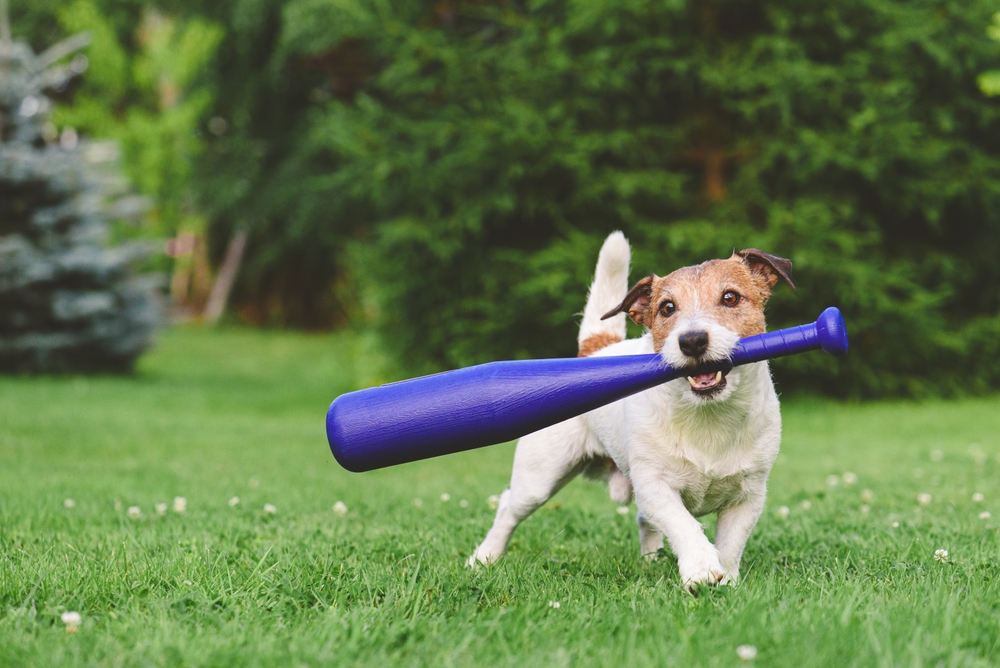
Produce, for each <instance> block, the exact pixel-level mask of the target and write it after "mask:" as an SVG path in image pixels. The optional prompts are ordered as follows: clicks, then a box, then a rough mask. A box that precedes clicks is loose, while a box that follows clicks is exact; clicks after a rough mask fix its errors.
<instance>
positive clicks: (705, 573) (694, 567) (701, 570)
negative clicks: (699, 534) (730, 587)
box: [677, 553, 726, 592]
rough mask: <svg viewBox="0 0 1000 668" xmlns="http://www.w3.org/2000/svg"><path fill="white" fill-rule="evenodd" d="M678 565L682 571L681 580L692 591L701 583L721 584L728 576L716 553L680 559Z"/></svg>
mask: <svg viewBox="0 0 1000 668" xmlns="http://www.w3.org/2000/svg"><path fill="white" fill-rule="evenodd" d="M677 566H678V567H679V569H680V572H681V582H683V583H684V587H685V588H686V589H687V590H688V591H691V592H693V591H694V590H695V589H696V588H697V587H698V586H699V585H709V586H714V585H717V584H720V583H721V582H722V581H723V579H724V578H725V577H726V571H725V569H724V568H722V564H721V563H719V557H718V555H716V554H714V553H712V554H706V555H701V556H700V558H698V557H696V558H693V559H685V560H684V561H682V562H681V561H679V562H678V564H677Z"/></svg>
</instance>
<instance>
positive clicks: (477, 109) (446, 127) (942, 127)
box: [279, 0, 1000, 395]
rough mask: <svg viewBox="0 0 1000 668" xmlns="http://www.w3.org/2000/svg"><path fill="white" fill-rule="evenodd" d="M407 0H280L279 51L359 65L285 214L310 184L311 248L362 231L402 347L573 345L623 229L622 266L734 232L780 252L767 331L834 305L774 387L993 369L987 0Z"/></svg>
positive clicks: (712, 250) (877, 383)
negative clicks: (594, 280) (434, 0)
mask: <svg viewBox="0 0 1000 668" xmlns="http://www.w3.org/2000/svg"><path fill="white" fill-rule="evenodd" d="M406 7H407V11H408V12H409V13H408V14H407V13H403V12H401V11H400V10H398V9H393V8H392V7H390V6H389V5H387V4H382V3H378V2H353V3H329V2H319V1H317V0H299V1H297V2H292V3H290V4H289V5H288V6H287V7H286V8H285V12H284V19H285V22H284V28H283V33H282V45H281V46H280V47H279V49H281V50H282V54H283V56H282V57H283V58H285V59H287V60H288V62H294V61H295V59H296V58H298V59H299V60H304V59H306V58H313V59H321V58H322V57H323V55H324V54H327V55H329V54H334V55H336V54H341V56H343V54H344V53H345V49H347V48H348V47H349V48H350V49H353V50H355V51H357V54H356V55H355V58H354V61H355V62H359V63H362V64H363V68H362V69H363V72H362V74H363V76H360V77H359V78H358V80H359V83H357V84H356V86H355V88H353V89H351V90H349V91H348V92H347V94H340V95H339V96H336V95H334V96H331V97H330V99H329V100H328V101H327V102H325V103H324V104H322V105H317V108H315V109H314V110H313V112H312V115H311V117H310V119H309V121H308V126H309V132H308V135H306V136H305V138H304V141H303V142H302V144H301V146H300V148H299V151H298V153H297V155H298V156H299V160H300V162H299V163H298V164H299V165H300V167H302V166H306V167H304V168H303V173H300V174H298V175H297V176H298V178H302V177H303V174H304V176H305V178H304V179H303V180H302V182H301V185H300V188H301V190H302V191H303V192H306V193H310V195H309V197H308V198H306V201H305V203H303V204H301V205H299V206H298V210H299V211H301V209H302V207H304V206H310V207H314V208H315V207H316V206H317V204H316V202H315V201H313V200H315V199H316V198H317V197H318V196H319V195H317V193H322V197H323V198H325V200H326V201H327V202H328V207H327V209H326V215H314V216H313V217H312V218H311V219H310V220H309V223H310V225H311V226H312V227H311V228H310V230H309V231H310V233H312V234H314V237H313V238H314V239H315V241H316V243H317V244H322V243H323V242H324V241H332V240H334V236H333V235H332V234H331V232H330V230H340V231H341V234H340V235H339V236H337V237H336V243H337V244H339V247H340V248H342V247H343V244H345V243H346V239H349V238H352V235H353V238H354V239H355V241H354V242H353V253H352V254H351V256H350V259H351V261H352V264H351V265H350V267H351V272H352V274H353V276H354V278H355V281H356V285H358V286H359V290H361V291H362V294H363V295H366V296H367V298H370V302H367V303H370V304H372V305H373V307H372V308H371V309H370V310H369V313H370V314H371V315H372V317H373V318H374V322H375V324H376V326H377V327H378V328H379V330H380V331H381V332H382V335H383V338H384V341H385V343H386V346H387V348H388V349H389V350H391V351H392V352H393V353H394V354H395V355H397V356H398V358H399V359H401V360H403V361H404V362H406V363H408V364H410V365H411V366H413V367H414V368H415V369H418V368H419V369H426V368H440V367H452V366H459V365H466V364H472V363H477V362H484V361H487V360H491V359H496V358H504V357H528V356H531V357H535V356H547V355H572V354H573V353H574V352H575V350H574V348H575V345H574V344H575V328H576V324H575V318H574V314H576V313H578V312H579V311H580V310H581V309H582V306H583V302H584V296H585V291H586V287H587V283H588V281H589V277H590V274H591V272H592V271H593V264H594V260H595V257H596V251H597V249H598V247H599V245H600V242H601V240H602V239H603V237H604V236H605V235H606V234H607V233H609V232H610V231H612V230H615V229H622V230H624V231H625V233H626V234H627V235H628V236H629V238H630V239H631V241H632V243H633V246H634V253H635V259H634V263H633V276H634V277H638V276H640V275H642V274H643V273H645V272H648V271H656V272H658V273H661V274H663V273H666V272H669V271H671V270H672V269H674V268H676V267H678V266H682V265H686V264H689V263H692V262H700V261H703V260H705V259H709V258H713V257H725V256H727V255H728V254H729V253H730V252H731V251H732V250H733V249H734V248H739V247H747V246H756V247H760V248H764V249H766V250H768V251H771V252H773V253H777V254H782V255H785V256H787V257H789V258H791V259H792V260H793V262H794V264H795V276H796V280H797V283H798V286H799V290H798V292H797V293H794V294H792V293H791V292H789V291H780V290H779V291H778V293H777V294H776V295H775V297H774V299H773V300H772V303H771V306H770V309H769V314H770V324H771V326H772V327H775V326H786V325H790V324H796V323H800V322H805V321H808V320H811V319H813V318H814V317H815V316H816V315H817V314H818V313H819V312H820V310H822V308H824V307H826V306H829V305H837V306H839V307H840V308H841V309H842V310H843V311H844V313H845V316H846V318H847V321H848V325H849V329H850V331H851V335H852V342H853V349H852V353H851V355H850V356H849V357H847V358H846V359H844V360H842V361H834V360H831V359H828V358H825V356H821V355H805V356H799V357H797V358H795V359H790V360H787V361H783V362H781V363H780V365H777V366H778V368H779V378H780V380H781V381H783V382H782V386H791V385H793V384H794V385H795V386H799V387H808V388H812V389H815V390H819V391H824V392H832V393H835V394H841V395H886V394H893V395H898V394H904V395H920V394H926V393H951V392H956V391H968V390H976V391H979V390H984V389H986V388H990V387H996V386H997V385H998V383H1000V372H998V369H997V365H995V364H990V363H982V362H981V361H980V357H981V354H982V352H983V347H984V346H985V347H987V348H990V347H991V348H992V349H995V348H996V347H997V344H996V343H995V341H996V338H995V337H993V334H994V333H996V332H997V331H998V328H1000V317H998V312H1000V290H998V289H997V286H998V285H1000V263H998V262H997V260H996V258H997V255H998V250H1000V206H998V205H1000V181H998V179H997V176H998V172H1000V107H998V106H997V103H996V102H995V101H991V100H988V99H986V98H985V97H984V96H983V94H982V93H981V92H980V91H979V89H978V87H977V76H978V75H979V74H980V73H981V72H982V71H984V70H986V69H988V68H989V67H990V66H991V65H993V64H994V63H995V62H996V61H997V57H998V55H1000V54H998V50H997V48H996V45H995V44H994V43H992V42H991V41H990V40H989V38H988V37H987V34H986V26H987V24H988V23H989V19H990V16H991V14H992V11H993V5H992V3H989V2H985V1H976V2H961V3H960V2H928V1H917V2H889V1H886V0H850V1H846V2H845V1H843V0H838V1H836V2H834V1H832V0H821V1H818V2H814V3H810V4H809V5H808V7H805V8H803V6H802V5H801V4H800V3H796V2H790V1H788V0H774V1H771V2H766V3H745V2H735V1H726V2H721V1H719V2H710V3H706V2H698V3H695V2H681V1H678V2H669V3H648V2H620V1H616V2H592V1H588V2H573V1H571V0H543V1H536V2H530V3H528V4H527V5H526V6H522V5H519V4H515V3H501V4H500V5H499V6H494V7H489V8H484V7H482V6H480V5H477V4H472V3H452V4H450V5H432V4H431V3H426V5H425V6H421V5H420V4H419V3H409V4H407V5H406ZM415 7H416V9H415ZM432 7H437V9H436V10H435V9H432ZM442 7H444V8H446V9H445V10H442V9H441V8H442ZM345 45H346V46H345ZM333 60H334V61H335V62H338V63H341V65H342V64H343V62H344V58H343V57H341V58H340V60H337V59H335V58H334V59H333ZM338 76H340V77H341V79H342V78H343V76H342V72H341V73H339V74H338V71H337V70H333V71H332V73H330V75H329V77H328V80H327V82H326V86H327V89H329V88H330V87H331V86H336V84H337V82H338V81H340V80H341V79H338V78H337V77H338ZM319 90H321V91H322V89H319ZM310 171H311V172H312V173H309V172H310ZM292 209H293V210H296V207H294V206H293V207H292ZM289 215H292V216H295V215H297V214H295V213H292V214H289ZM288 227H289V228H291V229H290V230H289V231H287V232H286V233H285V235H286V237H290V236H291V235H292V234H295V235H300V236H302V235H304V230H303V229H302V228H296V226H294V225H289V226H288ZM318 250H319V247H318V246H317V247H315V248H314V251H313V252H314V253H315V252H318ZM324 250H325V251H326V253H327V257H329V258H333V257H336V256H337V255H338V253H339V257H341V258H342V260H343V258H344V255H343V253H342V252H339V251H338V250H336V249H334V248H332V247H329V246H328V247H326V248H324ZM281 261H282V262H286V263H289V264H291V263H293V262H294V261H295V260H294V258H293V257H292V256H291V255H289V256H288V257H286V258H283V259H282V260H281Z"/></svg>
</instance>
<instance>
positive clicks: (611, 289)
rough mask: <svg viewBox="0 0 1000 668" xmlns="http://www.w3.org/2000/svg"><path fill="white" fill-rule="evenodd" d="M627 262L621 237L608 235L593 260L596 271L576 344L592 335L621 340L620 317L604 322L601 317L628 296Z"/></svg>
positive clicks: (627, 251) (625, 244) (627, 250)
mask: <svg viewBox="0 0 1000 668" xmlns="http://www.w3.org/2000/svg"><path fill="white" fill-rule="evenodd" d="M631 261H632V250H631V249H630V248H629V245H628V240H627V239H626V238H625V235H624V234H622V233H621V232H612V233H611V234H610V235H608V238H607V239H605V240H604V245H603V246H601V253H600V255H598V256H597V269H596V270H595V272H594V282H593V283H591V285H590V292H589V293H588V294H587V306H586V307H585V308H584V309H583V321H582V322H581V323H580V335H579V336H578V337H577V343H583V342H584V341H585V340H586V339H589V338H590V337H591V336H594V335H595V334H610V335H611V336H614V337H616V338H618V339H624V338H625V314H624V313H619V314H618V315H615V316H612V317H610V318H608V319H607V320H601V316H602V315H604V314H605V313H607V312H608V311H610V310H611V309H613V308H614V307H616V306H618V305H619V304H620V303H621V301H622V298H623V297H624V296H625V293H626V292H628V268H629V264H630V263H631Z"/></svg>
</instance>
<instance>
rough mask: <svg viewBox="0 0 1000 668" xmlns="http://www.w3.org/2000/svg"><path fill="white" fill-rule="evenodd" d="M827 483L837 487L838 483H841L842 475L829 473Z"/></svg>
mask: <svg viewBox="0 0 1000 668" xmlns="http://www.w3.org/2000/svg"><path fill="white" fill-rule="evenodd" d="M826 484H827V485H829V486H830V487H836V486H837V485H839V484H840V476H839V475H833V474H831V475H828V476H827V477H826Z"/></svg>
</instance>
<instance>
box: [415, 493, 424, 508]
mask: <svg viewBox="0 0 1000 668" xmlns="http://www.w3.org/2000/svg"><path fill="white" fill-rule="evenodd" d="M412 503H413V505H415V506H416V507H417V508H423V507H424V500H423V499H421V498H420V497H419V496H418V497H417V498H415V499H413V502H412Z"/></svg>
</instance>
